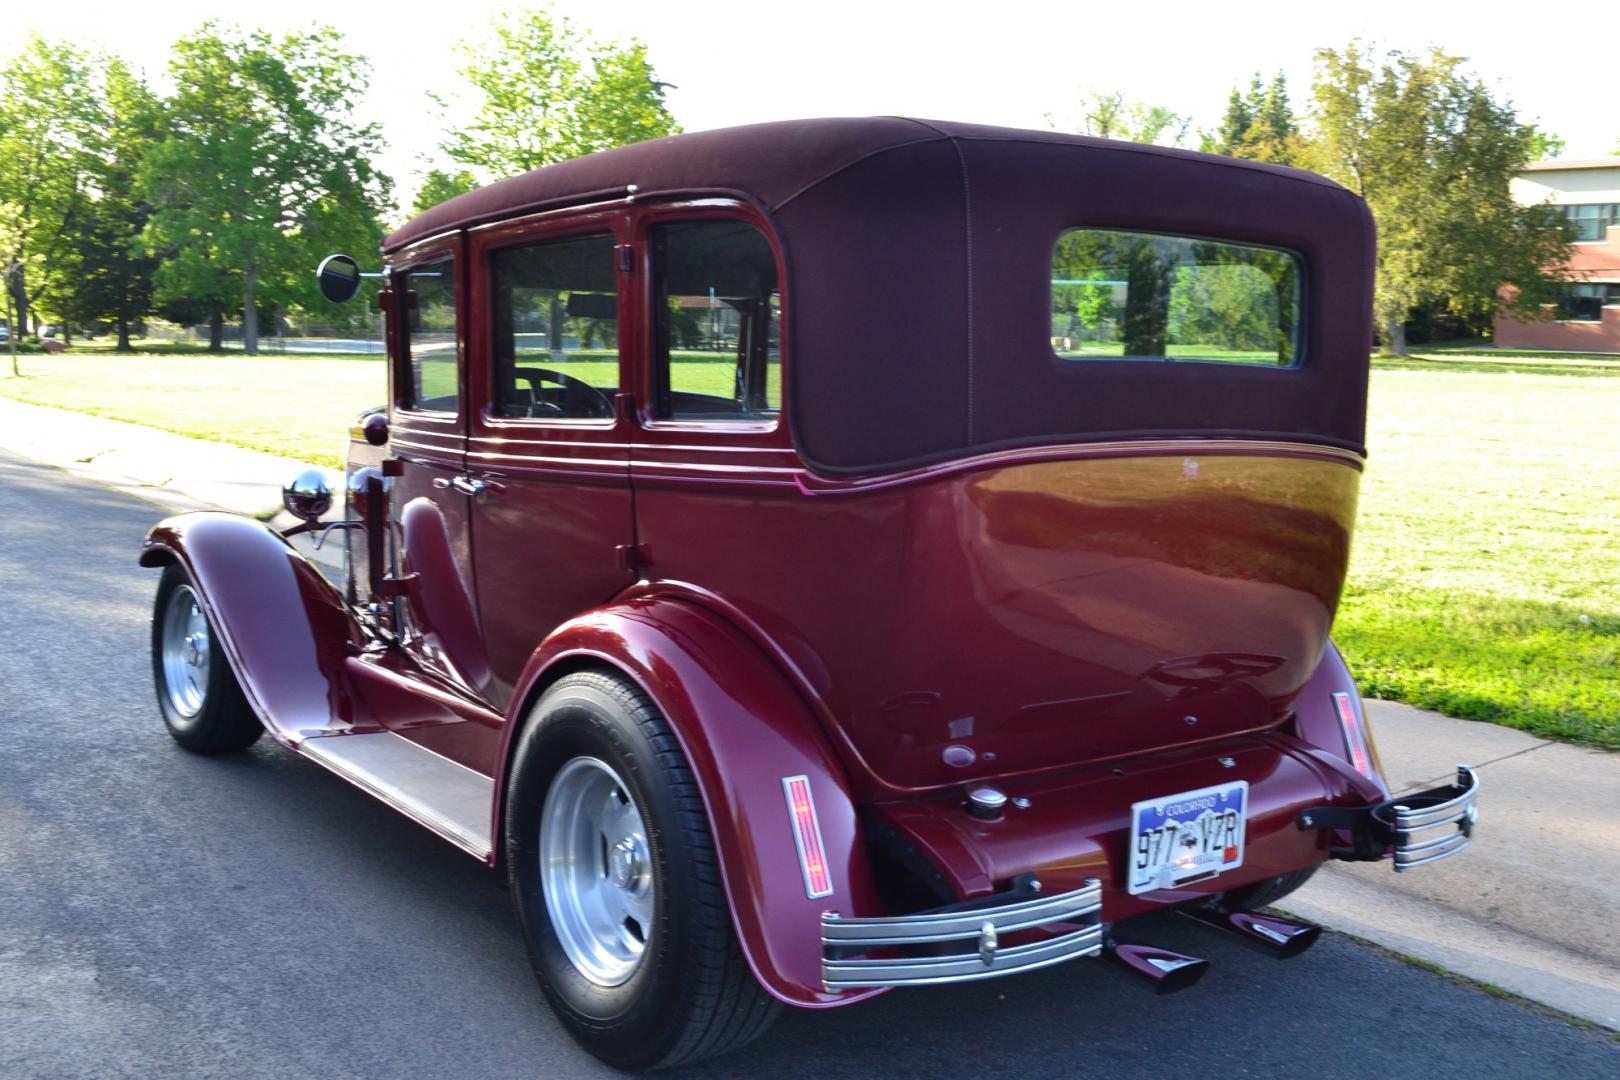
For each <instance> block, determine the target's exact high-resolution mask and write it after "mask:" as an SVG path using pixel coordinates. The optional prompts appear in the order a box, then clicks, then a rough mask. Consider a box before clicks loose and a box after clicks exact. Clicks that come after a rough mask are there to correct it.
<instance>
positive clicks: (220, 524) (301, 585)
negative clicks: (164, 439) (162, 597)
mask: <svg viewBox="0 0 1620 1080" xmlns="http://www.w3.org/2000/svg"><path fill="white" fill-rule="evenodd" d="M176 562H178V563H179V564H180V565H181V566H183V567H185V570H186V573H187V574H189V575H190V577H191V580H192V582H193V584H194V585H195V586H196V590H197V594H198V596H199V597H200V599H201V601H202V605H203V608H204V609H205V610H206V611H207V613H208V620H209V623H210V624H211V626H212V627H213V630H214V633H215V634H217V635H218V637H219V640H220V644H221V646H222V647H223V648H224V651H225V655H226V658H227V659H229V661H230V664H231V668H232V670H234V671H235V672H236V676H237V681H238V682H239V683H240V684H241V686H242V692H243V694H244V695H245V696H246V697H247V700H248V703H249V704H250V705H251V706H252V707H253V710H254V712H256V713H257V714H258V716H259V720H260V721H261V722H262V723H263V724H264V726H265V730H266V731H268V732H270V734H271V735H272V736H273V737H274V738H275V739H276V740H277V741H279V742H281V743H283V744H285V745H287V746H296V745H297V744H298V743H300V742H302V741H303V740H304V739H306V738H309V737H312V736H317V735H331V734H334V733H335V732H337V731H340V730H341V731H350V730H376V729H377V728H376V725H375V724H374V723H365V724H360V725H357V724H356V723H355V717H356V715H357V710H356V708H355V704H354V700H353V697H352V695H351V693H350V692H349V689H348V687H349V680H348V679H347V678H346V677H345V675H344V661H345V658H346V657H347V656H348V655H349V654H350V653H351V651H352V648H351V646H353V645H354V644H355V643H357V642H358V641H359V639H360V632H359V629H358V627H357V625H356V624H355V622H354V619H353V618H352V617H351V616H350V614H349V611H348V609H347V608H346V607H345V606H344V604H343V598H342V596H341V595H339V593H338V591H337V590H336V589H335V588H333V587H332V585H331V584H330V583H328V582H327V580H326V579H325V578H324V577H322V576H321V572H320V571H319V570H318V569H316V567H315V565H314V564H313V563H311V562H310V561H309V560H308V559H306V558H304V556H302V555H300V554H299V553H298V552H297V551H295V550H293V548H292V546H291V545H289V544H288V543H287V541H286V540H285V539H284V538H283V537H282V536H281V535H280V534H279V533H276V532H275V531H274V530H272V529H270V528H269V527H268V526H266V525H264V524H262V523H261V522H258V521H255V520H253V519H252V518H246V517H240V516H238V515H235V514H223V513H215V512H207V513H196V514H181V515H179V516H177V517H171V518H166V519H164V520H163V521H160V522H158V523H157V524H156V525H154V526H153V527H152V529H151V531H150V532H148V533H147V534H146V541H145V543H144V544H143V545H142V547H141V554H140V564H141V565H142V566H166V565H168V564H170V563H176Z"/></svg>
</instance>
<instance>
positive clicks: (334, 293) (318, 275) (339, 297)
mask: <svg viewBox="0 0 1620 1080" xmlns="http://www.w3.org/2000/svg"><path fill="white" fill-rule="evenodd" d="M361 276H362V275H361V273H360V264H359V263H357V262H355V261H354V260H353V259H351V258H349V256H347V255H328V256H327V257H326V258H324V259H322V260H321V265H320V266H319V267H317V268H316V270H315V280H316V281H317V282H319V283H320V286H321V295H322V296H324V297H326V298H327V299H328V300H330V301H332V303H334V304H346V303H348V302H349V301H350V300H353V299H354V294H355V293H357V292H359V291H360V278H361Z"/></svg>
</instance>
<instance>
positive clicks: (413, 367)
mask: <svg viewBox="0 0 1620 1080" xmlns="http://www.w3.org/2000/svg"><path fill="white" fill-rule="evenodd" d="M401 285H402V287H401V289H400V295H401V297H402V298H403V308H404V319H405V333H404V338H405V358H406V361H407V362H408V363H409V365H410V371H409V379H408V380H407V384H406V387H405V394H404V400H403V401H402V402H401V404H402V405H404V406H405V407H406V408H407V409H416V410H419V411H421V412H442V413H452V414H453V413H455V412H457V411H458V406H459V403H460V389H459V387H460V383H459V381H458V380H457V378H456V273H455V263H453V262H452V261H451V260H449V259H444V260H442V261H440V262H434V263H427V264H426V265H424V266H418V267H414V268H412V269H411V270H408V271H406V272H405V273H404V274H402V275H401Z"/></svg>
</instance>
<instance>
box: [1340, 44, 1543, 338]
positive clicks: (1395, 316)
mask: <svg viewBox="0 0 1620 1080" xmlns="http://www.w3.org/2000/svg"><path fill="white" fill-rule="evenodd" d="M1313 90H1314V95H1315V105H1316V107H1315V113H1314V124H1315V133H1314V134H1315V138H1314V140H1313V142H1312V145H1311V154H1310V164H1311V165H1312V166H1313V167H1314V168H1316V169H1317V170H1318V171H1320V172H1322V173H1325V174H1326V175H1328V176H1330V177H1332V178H1333V179H1335V180H1338V181H1339V182H1340V183H1342V184H1344V185H1345V186H1346V187H1348V188H1350V190H1352V191H1355V192H1357V193H1358V194H1360V195H1361V196H1362V197H1363V198H1365V199H1366V200H1367V203H1368V206H1369V207H1370V208H1371V209H1372V212H1373V215H1374V217H1375V218H1376V219H1377V221H1378V232H1379V238H1378V239H1379V243H1378V270H1377V289H1376V295H1375V301H1374V307H1375V312H1374V314H1375V316H1376V318H1377V320H1378V325H1379V326H1380V328H1381V329H1382V330H1383V332H1384V334H1385V342H1386V346H1387V347H1388V348H1389V349H1390V350H1391V351H1393V352H1395V353H1397V354H1401V355H1404V354H1405V332H1404V327H1403V322H1404V320H1405V319H1406V318H1407V316H1408V314H1409V313H1410V312H1412V311H1413V310H1414V309H1415V308H1416V307H1418V306H1419V305H1420V304H1424V303H1426V302H1436V301H1438V302H1442V303H1443V304H1444V305H1445V306H1446V307H1448V308H1449V309H1450V310H1451V311H1452V312H1453V313H1455V314H1458V315H1462V316H1465V317H1467V316H1470V315H1474V316H1486V315H1489V314H1490V313H1492V312H1494V311H1496V310H1497V309H1498V307H1502V308H1504V309H1506V310H1510V311H1513V312H1515V313H1519V314H1521V315H1524V316H1527V317H1530V318H1536V317H1540V315H1541V305H1542V304H1543V303H1546V302H1550V300H1551V299H1552V298H1553V296H1554V290H1555V289H1556V288H1557V283H1556V282H1555V281H1554V280H1553V279H1552V278H1550V277H1549V275H1548V274H1547V272H1546V269H1545V268H1547V267H1553V266H1559V265H1562V264H1564V263H1565V262H1567V261H1568V258H1569V254H1570V246H1569V241H1568V239H1567V232H1566V230H1565V228H1564V227H1563V225H1562V224H1561V219H1560V217H1559V215H1558V214H1557V212H1556V211H1554V210H1552V209H1550V208H1548V207H1545V206H1534V207H1524V206H1520V205H1518V203H1516V202H1515V201H1514V199H1513V197H1512V195H1511V194H1510V193H1509V190H1508V184H1509V181H1510V180H1511V179H1512V178H1513V176H1514V174H1515V173H1517V172H1518V171H1519V169H1520V168H1522V167H1523V165H1524V164H1525V162H1527V161H1529V160H1530V159H1531V157H1532V155H1533V153H1534V150H1535V145H1534V134H1535V129H1534V128H1533V127H1532V126H1531V125H1528V124H1522V123H1520V122H1519V121H1518V119H1517V117H1516V115H1515V113H1514V110H1513V107H1512V105H1511V104H1509V103H1507V102H1499V101H1497V100H1496V99H1495V98H1494V97H1493V96H1492V95H1491V92H1490V90H1489V89H1488V88H1487V87H1486V86H1485V84H1484V83H1483V82H1481V81H1480V80H1479V79H1477V78H1475V77H1473V76H1471V75H1469V74H1467V73H1466V72H1465V71H1464V70H1463V68H1462V61H1461V59H1460V58H1458V57H1454V56H1447V55H1446V54H1444V53H1442V52H1440V51H1439V50H1432V51H1430V52H1429V53H1428V54H1427V55H1424V56H1414V55H1411V54H1408V53H1401V52H1391V53H1389V54H1387V55H1385V56H1383V57H1375V56H1373V55H1372V54H1371V53H1369V52H1368V51H1367V50H1366V49H1364V48H1363V47H1362V46H1361V45H1359V44H1357V43H1352V44H1351V45H1350V46H1349V47H1347V48H1345V49H1343V50H1342V51H1337V52H1336V51H1334V50H1332V49H1324V50H1321V51H1319V52H1318V53H1317V70H1316V79H1315V84H1314V87H1313Z"/></svg>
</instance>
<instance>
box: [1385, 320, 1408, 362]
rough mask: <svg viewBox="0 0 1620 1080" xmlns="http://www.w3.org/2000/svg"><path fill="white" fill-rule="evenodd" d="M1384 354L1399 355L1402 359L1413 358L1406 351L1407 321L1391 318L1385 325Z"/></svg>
mask: <svg viewBox="0 0 1620 1080" xmlns="http://www.w3.org/2000/svg"><path fill="white" fill-rule="evenodd" d="M1384 355H1385V356H1398V357H1400V358H1401V359H1402V360H1410V359H1411V358H1412V354H1411V353H1409V352H1407V351H1406V323H1404V322H1402V321H1401V320H1400V319H1391V320H1389V322H1388V323H1386V324H1385V325H1384Z"/></svg>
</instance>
